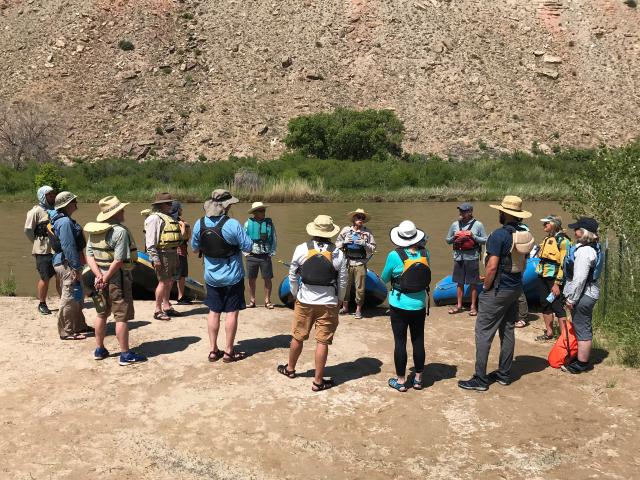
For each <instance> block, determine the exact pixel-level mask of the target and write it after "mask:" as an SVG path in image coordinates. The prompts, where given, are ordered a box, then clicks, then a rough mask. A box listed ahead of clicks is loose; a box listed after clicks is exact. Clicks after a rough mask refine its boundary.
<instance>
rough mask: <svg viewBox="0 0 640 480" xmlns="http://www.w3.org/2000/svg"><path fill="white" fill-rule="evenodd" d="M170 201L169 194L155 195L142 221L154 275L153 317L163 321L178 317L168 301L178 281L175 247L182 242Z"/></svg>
mask: <svg viewBox="0 0 640 480" xmlns="http://www.w3.org/2000/svg"><path fill="white" fill-rule="evenodd" d="M172 203H173V197H172V196H171V195H170V194H168V193H159V194H157V195H156V198H155V200H154V201H153V203H152V204H151V213H150V214H149V216H147V218H146V220H145V221H144V231H145V245H146V250H147V253H148V254H149V258H150V260H151V262H152V263H153V268H155V270H156V276H157V277H158V286H157V287H156V292H155V293H156V308H155V312H154V314H153V318H155V319H156V320H165V321H166V320H170V317H179V316H181V314H180V313H179V312H177V311H176V310H175V309H174V308H173V307H172V306H171V304H170V303H169V295H170V293H171V288H172V287H173V282H174V281H176V280H178V275H179V273H178V247H179V246H180V244H181V243H182V231H181V229H180V224H179V222H178V221H177V220H175V219H174V218H173V217H172V216H171V215H170V214H171V205H172Z"/></svg>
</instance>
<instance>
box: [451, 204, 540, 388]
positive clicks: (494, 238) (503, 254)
mask: <svg viewBox="0 0 640 480" xmlns="http://www.w3.org/2000/svg"><path fill="white" fill-rule="evenodd" d="M490 206H491V208H495V209H496V210H498V211H499V221H500V224H501V225H502V227H500V228H498V229H496V230H494V231H493V233H491V235H490V236H489V238H488V239H487V245H486V249H487V256H486V259H485V262H486V264H485V277H484V285H483V288H484V290H483V292H482V293H481V294H480V295H479V298H478V316H477V317H476V364H475V374H474V376H473V377H471V379H469V380H461V381H459V382H458V386H459V387H460V388H464V389H465V390H476V391H485V390H487V389H488V388H489V383H490V382H497V383H499V384H500V385H509V384H510V383H511V379H510V377H509V374H510V371H511V364H512V362H513V352H514V347H515V335H514V326H515V322H516V320H517V318H518V298H519V297H520V294H521V293H522V272H523V271H524V269H525V267H526V259H527V255H528V254H529V252H530V251H531V249H532V248H533V244H534V240H533V235H531V233H530V232H529V231H524V227H522V226H520V222H521V220H522V219H523V218H529V217H531V213H530V212H527V211H526V210H523V209H522V199H521V198H520V197H516V196H514V195H507V196H505V197H504V199H503V200H502V203H501V204H500V205H490ZM496 332H500V359H499V366H498V370H497V371H494V372H492V373H490V374H489V375H487V362H488V359H489V350H490V349H491V343H492V342H493V337H494V336H495V334H496Z"/></svg>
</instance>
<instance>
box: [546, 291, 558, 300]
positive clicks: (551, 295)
mask: <svg viewBox="0 0 640 480" xmlns="http://www.w3.org/2000/svg"><path fill="white" fill-rule="evenodd" d="M555 299H556V296H555V294H554V293H553V292H551V293H549V295H547V298H545V300H546V301H547V302H549V303H553V301H554V300H555Z"/></svg>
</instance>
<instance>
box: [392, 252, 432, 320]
mask: <svg viewBox="0 0 640 480" xmlns="http://www.w3.org/2000/svg"><path fill="white" fill-rule="evenodd" d="M425 250H426V253H427V261H429V263H431V257H430V255H429V250H428V249H425ZM404 251H405V252H406V253H407V256H408V257H409V258H420V254H419V253H417V252H416V253H412V252H411V250H409V249H408V248H405V249H404ZM403 270H404V265H403V263H402V259H401V258H400V255H398V253H397V252H396V251H395V250H393V251H391V252H389V255H387V262H386V263H385V265H384V270H382V275H381V276H380V278H382V281H383V282H384V283H389V282H390V281H391V279H393V278H398V277H400V275H402V271H403ZM388 299H389V305H391V306H392V307H395V308H401V309H403V310H422V309H423V308H426V306H427V303H426V302H427V292H426V291H422V292H415V293H400V292H398V291H396V290H394V289H393V288H391V290H389V298H388Z"/></svg>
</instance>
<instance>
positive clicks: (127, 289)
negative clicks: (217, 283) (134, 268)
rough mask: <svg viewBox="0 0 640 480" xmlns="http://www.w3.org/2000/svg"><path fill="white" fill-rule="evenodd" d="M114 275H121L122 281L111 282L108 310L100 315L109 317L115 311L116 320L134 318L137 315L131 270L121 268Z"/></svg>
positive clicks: (124, 320) (125, 320) (122, 320)
mask: <svg viewBox="0 0 640 480" xmlns="http://www.w3.org/2000/svg"><path fill="white" fill-rule="evenodd" d="M114 276H115V277H120V281H117V282H109V294H108V295H107V310H106V311H105V312H104V313H103V314H102V315H100V316H101V317H104V318H109V316H110V315H111V314H112V313H113V318H114V320H115V321H116V322H127V321H129V320H132V319H133V317H134V315H135V310H134V309H133V292H132V281H131V272H125V271H124V270H121V271H119V272H116V274H115V275H114Z"/></svg>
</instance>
